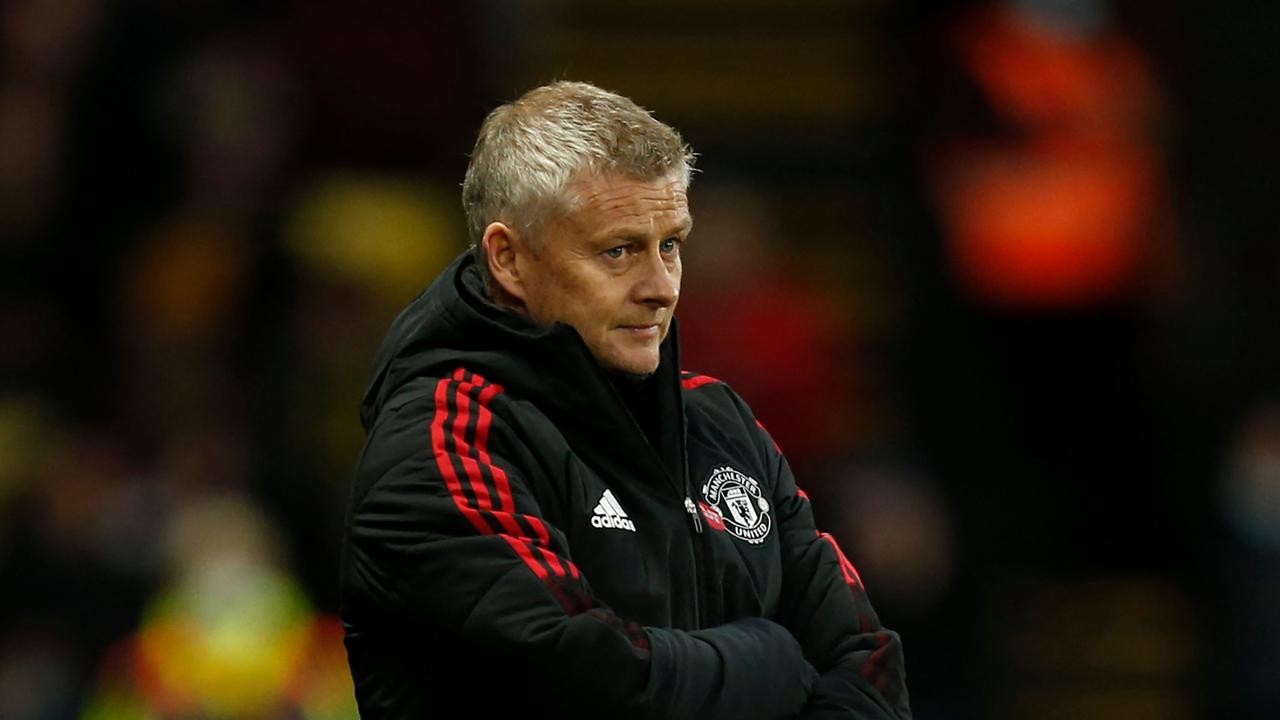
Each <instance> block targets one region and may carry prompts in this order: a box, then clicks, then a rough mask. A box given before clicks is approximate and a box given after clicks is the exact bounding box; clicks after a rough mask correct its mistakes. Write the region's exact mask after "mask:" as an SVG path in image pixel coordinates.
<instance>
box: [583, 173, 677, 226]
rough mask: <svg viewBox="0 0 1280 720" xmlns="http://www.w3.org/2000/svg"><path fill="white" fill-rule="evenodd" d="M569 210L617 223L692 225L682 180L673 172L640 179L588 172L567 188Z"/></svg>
mask: <svg viewBox="0 0 1280 720" xmlns="http://www.w3.org/2000/svg"><path fill="white" fill-rule="evenodd" d="M566 189H567V190H568V193H567V194H568V195H569V197H570V206H569V208H568V209H569V212H570V213H571V214H573V215H577V216H578V218H580V219H584V220H585V219H588V218H590V219H591V220H593V221H595V222H604V223H606V224H609V225H619V226H631V225H635V226H647V225H649V224H650V223H652V222H654V221H655V220H658V219H661V220H662V221H663V224H668V223H671V224H675V225H691V224H692V218H691V217H690V215H689V199H688V193H687V191H686V188H685V184H684V182H683V180H681V178H680V177H679V176H678V175H676V174H674V173H673V174H671V175H667V176H660V177H656V178H649V179H641V178H635V177H630V176H627V175H617V174H609V175H601V174H594V173H593V174H589V175H583V176H580V177H577V178H575V179H574V180H573V181H571V182H570V183H569V185H568V187H567V188H566Z"/></svg>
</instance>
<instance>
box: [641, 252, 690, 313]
mask: <svg viewBox="0 0 1280 720" xmlns="http://www.w3.org/2000/svg"><path fill="white" fill-rule="evenodd" d="M636 292H637V293H638V295H639V297H638V298H637V300H639V301H640V302H642V303H646V304H649V305H654V306H657V307H670V306H672V305H674V304H675V303H676V299H677V298H679V297H680V263H679V261H676V262H674V263H670V264H669V263H668V262H667V260H666V258H663V257H662V254H661V253H656V252H655V253H652V254H651V255H650V256H649V257H648V258H646V262H645V276H644V278H643V279H642V280H641V281H640V283H639V284H638V285H637V286H636Z"/></svg>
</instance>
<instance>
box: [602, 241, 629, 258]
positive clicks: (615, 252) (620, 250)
mask: <svg viewBox="0 0 1280 720" xmlns="http://www.w3.org/2000/svg"><path fill="white" fill-rule="evenodd" d="M626 252H627V247H626V246H625V245H619V246H618V247H613V248H609V249H608V250H605V251H604V254H605V255H607V256H609V257H610V258H611V259H613V260H621V259H622V255H623V254H624V253H626Z"/></svg>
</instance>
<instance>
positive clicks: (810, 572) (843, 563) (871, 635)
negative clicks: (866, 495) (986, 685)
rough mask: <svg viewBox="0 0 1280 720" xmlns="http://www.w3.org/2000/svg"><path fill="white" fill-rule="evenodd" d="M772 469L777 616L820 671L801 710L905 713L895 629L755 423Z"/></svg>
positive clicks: (849, 714)
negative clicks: (778, 561)
mask: <svg viewBox="0 0 1280 720" xmlns="http://www.w3.org/2000/svg"><path fill="white" fill-rule="evenodd" d="M756 424H757V426H758V430H759V435H760V438H761V442H762V444H763V446H764V450H765V452H766V455H767V457H768V458H769V462H770V463H771V471H772V472H773V473H774V474H775V477H776V484H775V488H776V489H775V494H774V505H775V507H776V508H777V510H778V517H779V523H780V524H779V529H780V531H781V536H780V539H781V542H782V553H783V560H782V561H783V590H782V601H781V604H780V611H779V613H778V617H777V620H778V621H779V622H781V623H782V624H783V625H784V626H786V627H787V628H788V629H789V630H790V631H791V632H792V633H793V634H794V635H795V637H796V638H797V639H798V640H799V641H800V645H801V646H802V647H803V648H804V653H805V657H806V658H808V659H809V661H810V662H811V663H813V665H814V666H815V667H816V668H817V669H818V671H819V672H820V673H821V677H820V678H819V680H818V682H817V684H816V685H815V686H814V688H813V692H812V695H811V697H810V699H809V702H808V703H807V705H806V706H805V709H804V712H803V713H801V715H800V717H801V718H811V719H817V718H831V719H835V718H845V719H853V718H858V719H863V718H866V719H870V718H894V719H900V718H907V719H909V718H910V717H911V709H910V706H909V703H908V696H907V688H906V672H905V668H904V664H903V655H902V642H901V640H900V639H899V637H898V634H897V633H895V632H893V631H892V630H888V629H886V628H885V627H883V626H882V625H881V624H880V620H879V618H878V617H877V616H876V613H875V610H873V609H872V607H871V603H870V601H869V600H868V598H867V592H866V589H865V588H864V587H863V585H862V580H861V578H860V577H859V576H858V571H857V570H856V569H854V567H853V564H852V563H850V562H849V560H848V559H847V558H846V557H845V556H844V553H843V552H842V551H841V550H840V547H839V545H837V544H836V541H835V538H833V537H832V536H831V535H829V534H826V533H822V532H819V531H818V530H817V528H816V526H815V523H814V519H813V510H812V508H811V506H810V504H809V498H808V496H807V495H806V494H805V493H804V491H803V490H800V489H799V488H798V487H797V486H796V482H795V477H794V475H792V472H791V468H790V466H789V465H788V464H787V460H786V458H785V457H784V456H783V455H782V452H781V450H780V449H779V448H778V446H777V444H776V443H774V441H773V439H772V438H771V437H770V436H769V434H768V432H767V431H765V429H764V427H763V426H760V425H759V423H758V422H757V423H756Z"/></svg>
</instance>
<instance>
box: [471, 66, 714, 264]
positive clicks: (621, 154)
mask: <svg viewBox="0 0 1280 720" xmlns="http://www.w3.org/2000/svg"><path fill="white" fill-rule="evenodd" d="M693 162H694V154H693V151H692V149H691V148H690V147H689V146H688V145H687V144H685V142H684V139H683V138H681V137H680V133H679V132H677V131H676V130H675V129H674V128H672V127H670V126H668V125H665V124H663V123H661V122H659V121H658V120H656V119H654V117H653V115H652V114H650V113H649V111H648V110H645V109H644V108H642V107H640V106H639V105H637V104H636V103H635V102H633V101H632V100H630V99H628V98H625V97H623V96H621V95H618V94H616V93H612V92H609V91H607V90H601V89H600V88H598V87H596V86H595V85H591V84H589V83H584V82H567V81H561V82H555V83H551V84H550V85H544V86H542V87H539V88H535V89H533V90H530V91H529V92H528V93H525V95H524V96H522V97H521V98H520V99H518V100H515V101H514V102H510V103H507V104H505V105H501V106H499V107H497V108H495V109H494V110H493V112H491V113H489V116H488V117H487V118H485V121H484V124H483V125H481V126H480V135H479V137H478V138H476V145H475V149H474V150H472V152H471V162H470V163H469V164H468V166H467V176H466V179H465V180H464V181H463V183H462V206H463V209H464V210H465V211H466V213H467V229H468V233H469V235H470V240H471V247H472V249H473V251H474V253H475V257H476V261H477V264H478V265H479V266H480V268H479V269H480V272H481V274H482V276H483V277H484V278H485V280H486V285H487V284H488V277H489V272H488V262H487V259H486V258H485V256H484V247H483V243H482V240H483V238H484V231H485V228H487V227H488V226H489V224H490V223H493V222H502V223H506V224H507V225H510V226H511V227H513V228H516V229H519V230H521V231H524V232H526V233H528V234H530V235H531V236H532V235H533V234H534V232H533V231H534V228H536V227H537V226H538V225H539V224H540V223H541V222H542V221H543V220H544V219H545V218H546V216H547V213H548V212H549V211H552V210H555V209H558V208H563V207H565V206H566V205H567V202H568V201H569V200H570V198H567V197H566V195H565V191H566V188H567V186H568V185H569V184H570V183H571V182H573V180H574V179H575V178H577V177H579V176H581V175H582V174H585V173H599V174H602V175H609V174H620V175H624V176H627V177H631V178H635V179H639V180H651V179H654V178H660V177H666V176H668V175H675V176H676V177H677V178H678V179H679V180H680V182H681V183H683V184H684V186H685V188H688V187H689V180H690V177H691V175H692V173H693Z"/></svg>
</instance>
